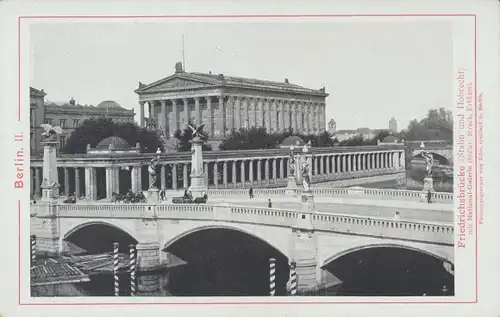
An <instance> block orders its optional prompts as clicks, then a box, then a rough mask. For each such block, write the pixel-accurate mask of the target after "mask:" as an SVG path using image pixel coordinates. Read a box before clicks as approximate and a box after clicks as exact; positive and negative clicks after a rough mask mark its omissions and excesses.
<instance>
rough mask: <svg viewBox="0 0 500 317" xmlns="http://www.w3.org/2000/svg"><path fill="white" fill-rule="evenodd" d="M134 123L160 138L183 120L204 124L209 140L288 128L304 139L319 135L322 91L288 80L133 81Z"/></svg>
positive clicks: (179, 74) (182, 76)
mask: <svg viewBox="0 0 500 317" xmlns="http://www.w3.org/2000/svg"><path fill="white" fill-rule="evenodd" d="M135 92H136V93H137V94H138V95H139V104H140V124H141V126H145V125H146V118H145V109H144V108H145V105H147V107H148V120H147V125H148V126H149V127H150V128H152V129H156V130H159V131H160V132H161V133H162V134H163V135H164V136H165V138H166V139H168V138H171V137H173V135H174V133H175V131H176V130H177V129H183V128H184V126H185V125H186V123H187V122H188V121H189V120H193V121H195V122H197V123H198V124H205V131H207V132H208V133H209V135H210V137H211V138H212V139H218V138H224V137H225V136H227V135H229V133H230V132H231V130H232V129H239V128H250V127H264V128H266V129H267V130H268V131H269V132H283V131H286V130H288V129H289V128H293V129H294V130H295V131H300V132H301V133H306V134H309V133H310V134H320V133H321V132H323V131H325V98H326V97H327V96H328V94H327V93H325V88H321V89H317V90H316V89H308V88H304V87H301V86H298V85H294V84H291V83H290V82H289V81H288V79H285V80H284V81H283V82H272V81H265V80H257V79H248V78H241V77H229V76H225V75H223V74H218V75H215V74H212V73H208V74H206V73H195V72H189V73H188V72H185V71H184V70H183V68H182V64H181V63H180V62H179V63H177V64H176V65H175V74H173V75H171V76H169V77H166V78H163V79H160V80H158V81H155V82H153V83H151V84H148V85H145V84H142V83H141V82H139V88H138V89H136V90H135Z"/></svg>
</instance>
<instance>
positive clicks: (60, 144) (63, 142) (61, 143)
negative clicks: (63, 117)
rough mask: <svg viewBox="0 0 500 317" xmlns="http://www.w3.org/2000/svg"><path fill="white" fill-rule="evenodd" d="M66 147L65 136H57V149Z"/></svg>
mask: <svg viewBox="0 0 500 317" xmlns="http://www.w3.org/2000/svg"><path fill="white" fill-rule="evenodd" d="M64 145H66V136H65V135H60V136H59V148H60V149H62V148H63V147H64Z"/></svg>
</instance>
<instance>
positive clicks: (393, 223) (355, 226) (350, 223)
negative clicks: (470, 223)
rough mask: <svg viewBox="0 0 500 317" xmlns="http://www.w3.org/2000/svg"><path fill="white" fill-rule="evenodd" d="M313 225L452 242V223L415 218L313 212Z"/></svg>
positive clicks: (324, 228)
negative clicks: (404, 218) (387, 217)
mask: <svg viewBox="0 0 500 317" xmlns="http://www.w3.org/2000/svg"><path fill="white" fill-rule="evenodd" d="M312 222H313V226H314V228H315V229H316V230H322V231H328V232H332V231H333V232H339V233H349V234H353V233H358V234H363V235H373V236H376V237H385V238H387V237H393V238H401V237H404V239H409V240H415V241H427V242H430V243H442V244H447V245H453V243H454V235H453V232H454V229H453V225H451V224H450V225H447V224H440V223H431V222H425V223H424V222H414V221H403V220H392V219H380V218H362V217H353V216H348V215H338V214H336V215H332V214H330V213H319V212H317V213H314V214H313V215H312Z"/></svg>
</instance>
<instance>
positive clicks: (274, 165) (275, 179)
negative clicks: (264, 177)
mask: <svg viewBox="0 0 500 317" xmlns="http://www.w3.org/2000/svg"><path fill="white" fill-rule="evenodd" d="M277 174H278V170H277V168H276V158H273V181H274V182H276V181H277V180H278V175H277Z"/></svg>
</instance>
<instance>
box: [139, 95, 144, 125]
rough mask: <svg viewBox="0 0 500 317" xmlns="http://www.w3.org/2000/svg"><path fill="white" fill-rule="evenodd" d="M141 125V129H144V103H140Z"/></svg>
mask: <svg viewBox="0 0 500 317" xmlns="http://www.w3.org/2000/svg"><path fill="white" fill-rule="evenodd" d="M139 112H140V117H139V125H140V127H141V128H144V101H139Z"/></svg>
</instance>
